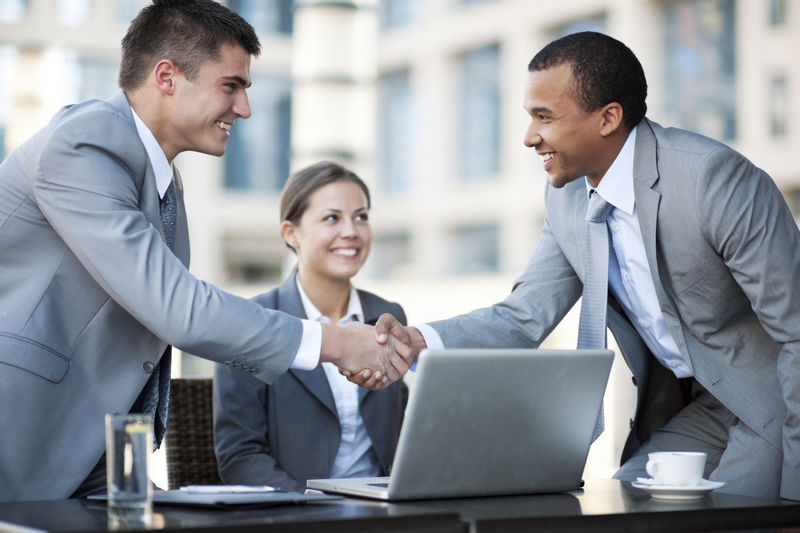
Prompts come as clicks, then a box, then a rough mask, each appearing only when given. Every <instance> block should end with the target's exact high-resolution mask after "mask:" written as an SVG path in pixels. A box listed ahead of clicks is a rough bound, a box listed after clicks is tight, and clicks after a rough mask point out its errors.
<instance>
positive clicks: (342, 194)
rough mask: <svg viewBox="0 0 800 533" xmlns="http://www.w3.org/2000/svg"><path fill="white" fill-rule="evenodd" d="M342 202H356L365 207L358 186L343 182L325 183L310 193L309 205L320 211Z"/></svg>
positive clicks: (362, 195)
mask: <svg viewBox="0 0 800 533" xmlns="http://www.w3.org/2000/svg"><path fill="white" fill-rule="evenodd" d="M342 201H351V202H356V203H359V204H363V205H364V206H366V203H367V197H366V196H365V195H364V191H363V190H361V187H359V186H358V184H356V183H353V182H352V181H344V180H338V181H334V182H332V183H327V184H325V185H323V186H322V187H320V188H318V189H316V190H315V191H314V192H312V193H311V196H310V197H309V205H313V206H316V207H318V208H320V209H324V208H326V207H330V205H328V204H334V203H338V202H342Z"/></svg>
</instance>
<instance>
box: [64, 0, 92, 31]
mask: <svg viewBox="0 0 800 533" xmlns="http://www.w3.org/2000/svg"><path fill="white" fill-rule="evenodd" d="M91 16H92V0H58V4H57V5H56V21H58V24H59V25H60V26H65V27H68V28H75V27H78V26H83V25H84V24H86V23H87V22H88V21H89V18H90V17H91Z"/></svg>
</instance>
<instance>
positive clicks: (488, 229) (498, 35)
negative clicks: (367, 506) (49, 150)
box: [0, 0, 800, 477]
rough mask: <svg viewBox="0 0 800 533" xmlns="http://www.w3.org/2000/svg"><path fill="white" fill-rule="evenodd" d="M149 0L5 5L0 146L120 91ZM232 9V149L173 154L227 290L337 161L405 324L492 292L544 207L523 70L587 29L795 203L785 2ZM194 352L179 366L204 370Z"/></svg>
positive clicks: (668, 109) (617, 412) (623, 391)
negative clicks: (291, 203)
mask: <svg viewBox="0 0 800 533" xmlns="http://www.w3.org/2000/svg"><path fill="white" fill-rule="evenodd" d="M145 3H146V2H144V1H142V0H0V155H3V156H4V155H5V154H7V153H8V152H10V151H11V150H12V149H13V148H14V147H15V146H17V145H18V144H19V143H20V142H21V141H23V140H24V139H26V138H27V137H28V136H30V135H31V134H32V133H33V132H34V131H36V130H37V129H38V128H40V127H41V126H42V124H43V123H44V122H46V121H47V120H48V119H49V117H50V116H51V115H52V113H53V112H54V111H55V110H56V109H57V108H58V107H59V106H60V105H63V104H65V103H69V102H75V101H80V100H83V99H87V98H107V97H109V96H110V95H111V94H113V93H114V91H115V90H116V71H117V64H118V61H119V41H120V39H121V38H122V36H123V35H124V32H125V30H126V28H127V25H128V23H129V21H130V20H131V19H132V18H133V17H134V16H135V14H136V13H137V12H138V10H139V9H140V8H141V7H142V6H143V5H144V4H145ZM226 3H227V4H228V5H229V6H230V7H232V8H234V9H236V10H237V11H238V12H239V13H241V14H242V15H243V16H244V17H245V18H247V19H248V20H249V21H250V22H251V23H252V24H253V25H254V26H255V28H256V30H257V31H258V32H259V35H260V37H261V40H262V45H263V53H262V56H261V57H260V58H259V59H258V60H256V61H255V62H254V63H253V66H252V76H253V82H254V83H253V87H252V88H251V89H250V91H249V95H250V101H251V106H252V111H253V115H252V118H251V119H249V120H247V121H239V122H237V123H236V124H235V125H234V127H233V128H232V130H231V138H230V140H229V142H228V149H227V153H226V155H225V156H224V157H222V158H213V157H208V156H203V155H198V154H182V155H181V156H179V158H178V160H177V161H176V164H177V165H178V166H179V167H180V169H181V172H182V175H183V177H184V181H185V184H186V189H187V192H186V199H187V207H188V210H189V221H190V230H191V238H192V256H193V257H192V271H193V272H194V273H195V275H197V276H198V277H199V278H201V279H204V280H207V281H209V282H211V283H214V284H216V285H219V286H221V287H223V288H225V289H226V290H229V291H232V292H235V293H238V294H241V295H243V296H251V295H254V294H258V293H260V292H264V291H266V290H269V289H271V288H273V287H275V286H276V285H277V284H279V283H280V281H281V280H282V279H283V277H284V276H285V275H286V274H287V273H288V271H289V269H290V268H291V266H292V261H293V259H292V257H291V256H290V253H289V251H288V250H287V249H286V247H285V246H284V245H283V242H282V240H281V238H280V235H279V232H278V222H279V221H278V195H279V192H280V189H281V187H282V185H283V183H284V182H285V180H286V177H287V175H288V173H289V172H290V171H291V170H293V169H295V168H298V167H299V166H302V165H304V164H306V163H308V162H311V161H314V160H318V159H321V158H333V159H337V160H339V161H341V162H343V163H344V164H346V165H349V166H351V167H352V168H354V169H355V170H356V171H357V172H358V173H359V174H360V175H361V177H362V178H364V179H365V181H367V183H368V184H369V185H370V187H371V189H372V191H373V210H372V213H371V221H372V227H373V231H374V233H375V242H374V245H373V250H372V254H371V258H370V260H369V261H368V263H367V266H366V267H365V269H364V271H363V272H362V273H361V274H359V276H358V278H357V280H356V284H357V285H358V286H359V287H362V288H365V289H369V290H372V291H375V292H377V293H378V294H380V295H382V296H384V297H386V298H389V299H392V300H395V301H398V302H400V303H401V304H402V305H403V306H404V307H405V309H406V313H407V315H408V317H409V319H410V320H411V322H412V323H416V322H424V321H430V320H435V319H437V318H446V317H449V316H452V315H454V314H458V313H462V312H466V311H469V310H471V309H474V308H476V307H479V306H485V305H490V304H492V303H494V302H496V301H499V300H501V299H502V298H503V297H504V296H505V295H506V294H507V293H508V292H509V290H510V288H511V284H512V282H513V280H514V278H515V276H516V275H518V274H519V273H520V272H521V271H522V269H523V268H524V266H525V263H526V261H527V259H528V258H529V257H530V255H531V253H532V252H533V249H534V246H535V244H536V241H537V239H538V237H539V233H540V230H541V227H542V224H543V221H544V204H543V195H542V191H543V188H544V183H545V180H546V177H545V174H544V172H543V171H542V170H541V162H540V160H539V158H538V157H536V155H535V154H534V153H533V151H532V150H529V149H526V148H525V147H524V146H523V144H522V136H523V134H524V131H525V128H526V126H527V122H526V113H525V112H524V111H523V109H522V91H523V85H524V83H525V79H526V76H527V68H526V67H527V63H528V61H529V60H530V59H531V58H532V57H533V55H534V54H535V53H536V52H537V51H538V50H539V49H541V48H542V47H543V46H544V45H545V44H547V43H548V42H549V41H551V40H552V39H554V38H557V37H559V36H562V35H565V34H568V33H572V32H575V31H582V30H596V31H601V32H605V33H607V34H609V35H612V36H614V37H616V38H618V39H620V40H622V41H623V42H625V43H626V44H627V45H628V46H629V47H630V48H631V49H632V50H633V51H634V52H635V53H636V55H637V56H638V57H639V59H640V60H641V62H642V64H643V65H644V69H645V72H646V74H647V78H648V81H649V86H650V96H649V98H648V105H649V112H648V116H649V117H650V118H651V119H653V120H655V121H657V122H659V123H661V124H662V125H665V126H666V125H669V126H677V127H682V128H685V129H690V130H694V131H698V132H700V133H703V134H706V135H709V136H711V137H714V138H717V139H719V140H721V141H723V142H725V143H727V144H729V145H731V146H733V147H734V148H735V149H737V150H739V151H741V152H742V153H744V154H745V155H746V156H747V157H749V158H750V159H751V160H752V161H754V162H755V164H757V165H758V166H760V167H761V168H763V169H765V170H766V171H767V172H768V173H769V174H770V175H771V176H772V177H773V178H774V179H775V180H776V182H777V183H778V185H779V187H780V188H781V189H782V191H783V192H784V194H785V196H786V198H787V201H788V203H789V205H790V207H791V208H792V209H793V211H794V212H800V164H799V163H797V161H796V158H795V157H794V155H795V154H794V148H795V147H797V146H798V145H800V131H798V126H797V125H800V106H799V105H798V102H800V63H798V61H797V60H796V58H794V56H793V54H792V53H791V51H792V50H798V49H800V46H799V45H800V8H799V7H800V6H798V5H797V4H796V3H795V2H791V1H790V0H563V1H561V2H552V1H545V0H482V1H481V0H380V1H378V0H372V1H370V0H362V1H354V2H325V1H320V0H305V1H299V0H298V1H297V2H292V1H291V0H228V1H227V2H226ZM709 201H713V199H709ZM576 331H577V314H576V313H574V312H573V313H572V314H571V315H570V316H569V317H568V318H567V320H565V322H564V324H563V325H562V326H560V327H559V328H558V329H557V330H556V332H555V333H554V334H553V335H552V336H551V339H549V340H548V343H547V345H548V346H552V347H565V348H571V347H574V345H575V339H576ZM176 360H177V358H176ZM198 361H199V360H192V359H190V358H188V357H187V358H185V359H184V362H183V364H182V365H180V366H176V368H175V372H176V374H177V373H180V372H183V373H184V374H204V373H209V367H208V366H207V365H205V363H204V362H200V363H198ZM619 363H620V364H617V365H615V370H614V371H613V375H612V380H611V383H610V385H609V393H608V394H607V397H606V403H605V405H606V420H607V427H608V430H607V431H606V434H605V435H604V436H603V437H601V439H600V440H599V441H598V442H597V444H596V445H595V446H594V447H593V451H592V455H591V460H590V465H589V468H588V477H592V476H607V475H609V474H610V473H612V472H613V471H614V467H615V461H617V460H618V458H619V452H620V450H621V446H622V442H623V439H624V437H625V435H626V434H627V430H628V420H629V418H630V417H632V415H633V409H634V407H635V406H634V396H633V386H632V385H631V384H630V374H629V373H628V371H627V368H625V365H624V364H623V363H622V361H621V358H620V361H619ZM178 365H179V364H178Z"/></svg>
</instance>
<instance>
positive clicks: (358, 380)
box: [345, 368, 372, 387]
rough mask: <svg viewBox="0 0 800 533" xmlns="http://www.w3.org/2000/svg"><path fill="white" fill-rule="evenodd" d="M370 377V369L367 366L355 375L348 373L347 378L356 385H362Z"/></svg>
mask: <svg viewBox="0 0 800 533" xmlns="http://www.w3.org/2000/svg"><path fill="white" fill-rule="evenodd" d="M345 372H347V373H348V374H351V373H350V372H349V371H347V370H345ZM371 377H372V371H371V370H370V369H368V368H365V369H364V370H362V371H361V372H359V373H358V374H355V375H350V376H349V377H347V380H348V381H350V382H352V383H355V384H356V385H360V386H362V387H363V386H364V383H365V382H367V381H368V380H369V379H370V378H371Z"/></svg>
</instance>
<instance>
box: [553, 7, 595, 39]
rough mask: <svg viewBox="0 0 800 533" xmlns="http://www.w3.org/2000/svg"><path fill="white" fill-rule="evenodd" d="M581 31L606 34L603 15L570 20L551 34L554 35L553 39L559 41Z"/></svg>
mask: <svg viewBox="0 0 800 533" xmlns="http://www.w3.org/2000/svg"><path fill="white" fill-rule="evenodd" d="M582 31H594V32H598V33H605V32H606V15H605V13H602V14H600V15H596V16H594V17H582V18H579V19H575V20H572V21H570V22H568V23H566V24H563V25H561V26H558V27H557V28H556V29H555V31H554V32H553V33H554V35H553V38H554V39H559V38H561V37H566V36H567V35H571V34H573V33H579V32H582Z"/></svg>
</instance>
